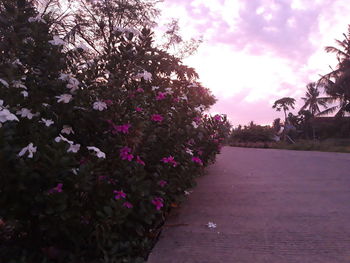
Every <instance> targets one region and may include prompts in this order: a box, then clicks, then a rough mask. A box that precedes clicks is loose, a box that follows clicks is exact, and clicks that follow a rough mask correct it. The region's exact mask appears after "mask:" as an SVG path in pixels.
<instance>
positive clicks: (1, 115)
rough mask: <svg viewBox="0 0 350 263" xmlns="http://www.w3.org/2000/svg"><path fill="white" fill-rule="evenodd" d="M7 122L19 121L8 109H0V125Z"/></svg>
mask: <svg viewBox="0 0 350 263" xmlns="http://www.w3.org/2000/svg"><path fill="white" fill-rule="evenodd" d="M7 121H19V120H18V118H17V117H16V115H14V114H12V113H11V112H10V111H9V110H8V109H0V123H4V122H7Z"/></svg>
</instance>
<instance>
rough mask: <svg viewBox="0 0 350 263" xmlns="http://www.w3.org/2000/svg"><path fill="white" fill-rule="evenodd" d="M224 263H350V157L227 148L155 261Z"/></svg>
mask: <svg viewBox="0 0 350 263" xmlns="http://www.w3.org/2000/svg"><path fill="white" fill-rule="evenodd" d="M208 222H213V223H215V224H216V228H209V227H208V226H207V225H206V224H207V223H208ZM217 262H228V263H229V262H233V263H260V262H264V263H265V262H266V263H274V262H276V263H284V262H288V263H316V262H317V263H323V262H325V263H337V262H344V263H346V262H350V154H341V153H321V152H302V151H286V150H272V149H248V148H234V147H225V148H223V150H222V154H220V155H219V156H218V158H217V162H216V163H215V164H214V165H212V166H210V167H209V168H208V169H207V175H206V176H203V177H201V178H199V179H198V186H197V187H196V188H195V189H194V191H193V193H192V194H191V195H190V196H189V197H188V200H187V201H185V202H184V203H183V204H182V207H180V208H179V209H176V210H174V211H173V212H172V215H171V216H170V218H169V219H168V220H167V222H166V225H165V227H164V229H163V232H162V234H161V237H160V240H159V242H158V243H157V244H156V246H155V248H154V250H153V251H152V253H151V255H150V257H149V260H148V263H217Z"/></svg>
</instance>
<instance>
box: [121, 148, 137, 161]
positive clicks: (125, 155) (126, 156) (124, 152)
mask: <svg viewBox="0 0 350 263" xmlns="http://www.w3.org/2000/svg"><path fill="white" fill-rule="evenodd" d="M130 152H131V149H130V148H129V147H127V146H125V147H123V148H121V149H120V155H119V156H120V158H121V159H122V160H128V161H129V162H130V161H131V160H132V159H133V158H134V155H132V154H131V153H130Z"/></svg>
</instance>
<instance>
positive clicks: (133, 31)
mask: <svg viewBox="0 0 350 263" xmlns="http://www.w3.org/2000/svg"><path fill="white" fill-rule="evenodd" d="M114 31H118V32H121V33H129V34H130V33H132V34H134V35H139V34H140V33H139V31H137V29H135V28H130V27H125V28H124V27H120V26H116V27H114Z"/></svg>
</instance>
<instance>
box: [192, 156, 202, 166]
mask: <svg viewBox="0 0 350 263" xmlns="http://www.w3.org/2000/svg"><path fill="white" fill-rule="evenodd" d="M192 162H194V163H198V164H199V165H203V161H202V160H201V159H200V158H199V157H196V156H193V157H192Z"/></svg>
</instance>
